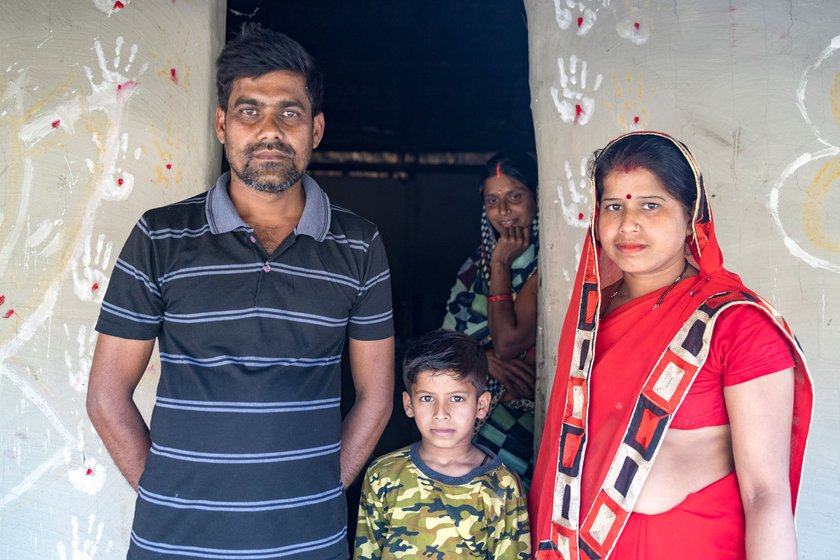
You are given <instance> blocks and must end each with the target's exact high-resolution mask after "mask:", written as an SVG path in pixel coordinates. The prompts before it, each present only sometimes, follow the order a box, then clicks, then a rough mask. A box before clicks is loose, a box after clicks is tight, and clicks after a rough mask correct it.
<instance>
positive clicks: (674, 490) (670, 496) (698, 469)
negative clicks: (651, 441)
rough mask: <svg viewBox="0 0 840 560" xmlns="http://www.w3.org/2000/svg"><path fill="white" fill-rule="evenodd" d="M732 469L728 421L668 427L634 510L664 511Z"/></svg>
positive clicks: (654, 512)
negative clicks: (686, 428) (678, 427)
mask: <svg viewBox="0 0 840 560" xmlns="http://www.w3.org/2000/svg"><path fill="white" fill-rule="evenodd" d="M733 470H734V461H733V458H732V438H731V436H730V432H729V426H728V425H725V426H708V427H705V428H698V429H696V430H675V429H670V430H668V433H667V434H665V439H664V441H663V442H662V447H661V448H660V450H659V453H658V455H657V457H656V460H655V461H654V463H653V467H652V468H651V471H650V475H648V478H647V481H646V482H645V485H644V487H643V488H642V492H641V495H640V496H639V500H638V501H637V502H636V506H635V508H633V511H635V512H637V513H644V514H647V515H654V514H657V513H664V512H666V511H668V510H669V509H672V508H673V507H674V506H676V505H678V504H679V503H680V502H682V501H683V500H685V499H686V497H687V496H688V495H689V494H692V493H694V492H697V491H698V490H702V489H703V488H705V487H706V486H708V485H709V484H712V483H713V482H716V481H718V480H720V479H721V478H723V477H725V476H726V475H728V474H729V473H731V472H732V471H733Z"/></svg>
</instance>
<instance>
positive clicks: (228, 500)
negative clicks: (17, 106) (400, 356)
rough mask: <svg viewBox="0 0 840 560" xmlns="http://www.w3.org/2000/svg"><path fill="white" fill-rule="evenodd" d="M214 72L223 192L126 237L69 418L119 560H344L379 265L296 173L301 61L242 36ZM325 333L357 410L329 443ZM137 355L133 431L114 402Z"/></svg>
mask: <svg viewBox="0 0 840 560" xmlns="http://www.w3.org/2000/svg"><path fill="white" fill-rule="evenodd" d="M216 64H217V79H216V86H217V90H218V95H219V107H218V108H217V109H216V135H217V136H218V138H219V140H220V141H221V142H222V144H224V148H225V153H226V155H227V158H228V161H229V162H230V167H231V171H230V174H225V175H223V176H222V177H221V178H220V179H219V180H218V181H217V183H216V185H215V187H213V188H212V189H211V190H210V191H209V192H207V193H203V194H201V195H198V196H195V197H193V198H190V199H188V200H185V201H183V202H180V203H177V204H173V205H171V206H167V207H164V208H159V209H156V210H151V211H149V212H147V213H146V214H145V215H144V216H143V218H141V219H140V221H139V223H138V224H137V226H136V227H135V228H134V231H132V233H131V235H130V237H129V239H128V241H127V242H126V245H125V247H124V248H123V251H122V254H121V255H120V259H119V260H118V261H117V263H116V266H115V269H114V273H113V276H112V278H111V282H110V284H109V287H108V292H107V294H106V296H105V300H104V302H103V304H102V311H101V314H100V317H99V322H98V323H97V330H98V331H99V332H100V336H99V341H98V343H97V346H96V352H95V354H94V358H93V366H92V368H91V374H90V382H89V390H88V399H87V406H88V413H89V415H90V417H91V420H92V421H93V423H94V426H95V427H96V430H97V432H98V433H99V435H100V436H101V437H102V440H103V442H104V443H105V445H106V447H107V449H108V451H109V453H110V454H111V456H112V457H113V459H114V462H115V463H116V464H117V466H118V467H119V468H120V470H121V471H122V473H123V475H124V476H125V478H126V479H127V480H128V482H129V484H131V486H132V487H133V488H134V489H135V490H137V491H138V499H137V503H136V508H135V517H134V526H133V529H132V532H131V544H130V548H129V553H128V557H129V558H132V559H147V558H156V559H157V558H178V559H183V558H243V559H245V558H281V557H282V558H301V559H316V558H317V559H320V558H346V557H347V543H346V541H345V535H346V530H347V529H346V526H347V519H346V517H347V515H346V505H345V501H344V492H343V490H344V488H345V487H347V486H349V484H350V483H351V482H352V481H353V479H354V478H355V477H356V475H357V474H358V472H359V470H360V469H361V467H362V466H363V465H364V463H365V461H366V460H367V458H368V456H369V454H370V453H371V451H372V449H373V446H374V444H375V443H376V441H377V439H378V438H379V435H380V434H381V433H382V430H383V429H384V427H385V423H386V422H387V420H388V417H389V416H390V412H391V404H392V392H393V360H394V342H393V325H392V316H391V293H390V275H389V272H388V263H387V260H386V257H385V252H384V247H383V244H382V241H381V239H380V237H379V234H378V232H377V230H376V227H375V226H374V225H373V224H371V223H370V222H367V221H366V220H363V219H361V218H359V217H358V216H356V215H354V214H352V213H350V212H348V211H347V210H343V209H341V208H338V207H335V206H330V203H329V200H328V198H327V196H326V194H325V193H324V192H323V191H322V190H321V189H320V188H319V187H318V185H317V184H316V183H315V181H314V180H313V179H312V178H311V177H309V176H307V175H305V170H306V167H307V165H308V164H309V160H310V157H311V153H312V150H313V149H314V148H315V147H317V146H318V144H319V142H320V141H321V138H322V136H323V133H324V115H323V113H322V112H321V98H322V90H323V86H322V77H321V75H320V74H319V72H318V70H317V69H316V68H315V62H314V60H313V59H312V58H311V57H310V56H309V54H308V53H307V52H306V51H304V50H303V49H302V48H301V47H300V45H298V44H297V43H296V42H294V41H292V40H291V39H289V38H288V37H286V36H285V35H282V34H279V33H275V32H272V31H268V30H264V29H262V28H260V27H259V26H253V25H252V26H249V27H246V28H243V32H242V34H241V35H240V36H239V37H238V38H237V39H236V40H234V41H233V42H231V43H229V44H228V45H227V46H226V47H225V48H224V50H223V51H222V53H221V55H220V56H219V59H218V61H217V63H216ZM345 335H348V336H349V353H350V365H351V369H352V374H353V382H354V385H355V388H356V395H357V396H356V403H355V405H354V406H353V408H352V409H351V411H350V412H349V414H348V415H347V417H346V418H345V420H344V423H343V425H342V423H341V415H340V410H339V401H340V360H341V352H342V348H343V345H344V340H345ZM155 338H157V339H158V341H159V345H160V358H161V364H162V371H161V379H160V384H159V386H158V392H157V400H156V403H155V409H154V412H153V416H152V422H151V432H150V431H149V429H148V428H147V427H146V425H145V423H144V422H143V419H142V417H141V416H140V413H139V411H138V410H137V407H136V406H135V405H134V402H133V400H132V394H133V392H134V389H135V387H136V386H137V384H138V382H139V381H140V378H141V377H142V375H143V372H144V370H145V368H146V366H147V363H148V361H149V357H150V355H151V352H152V348H153V345H154V339H155Z"/></svg>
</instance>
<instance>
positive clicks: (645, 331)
mask: <svg viewBox="0 0 840 560" xmlns="http://www.w3.org/2000/svg"><path fill="white" fill-rule="evenodd" d="M631 134H649V135H656V136H660V137H663V138H667V139H668V140H671V141H673V142H674V144H675V146H677V147H678V148H679V149H680V151H681V152H682V153H683V155H684V156H685V157H686V159H687V161H688V163H689V164H690V165H691V167H692V169H693V170H694V174H695V179H696V185H697V201H696V204H695V208H694V217H693V229H692V232H691V233H692V236H691V238H690V240H689V243H687V251H686V253H687V255H686V256H687V258H688V259H689V261H690V262H692V264H694V265H695V266H696V267H697V268H698V269H699V274H698V275H697V276H695V277H691V278H688V279H685V280H683V281H682V282H679V283H677V284H676V285H674V286H673V288H671V289H668V288H662V289H661V290H659V291H657V292H654V293H653V294H649V295H648V296H645V297H642V298H639V300H638V301H634V302H630V303H628V304H626V305H625V306H622V308H621V310H622V315H623V317H622V319H621V322H622V323H625V321H626V322H627V323H626V325H631V326H630V327H627V326H625V327H623V328H622V327H621V325H618V327H617V328H622V331H623V332H622V333H621V335H620V336H610V338H611V339H613V340H612V341H611V344H609V345H607V346H608V349H607V350H605V351H604V352H603V355H598V356H596V355H595V351H594V349H595V340H596V336H598V330H599V318H598V317H599V312H600V309H601V305H602V303H603V302H602V300H601V289H602V287H603V286H609V285H610V284H612V283H613V282H615V281H616V280H618V278H619V277H620V274H621V273H620V271H619V270H618V269H617V268H616V267H615V265H614V264H613V263H612V262H611V261H609V259H608V258H607V256H606V253H602V251H601V249H600V246H599V245H598V243H597V240H596V239H595V234H594V231H595V228H594V224H595V223H596V220H597V205H596V207H595V208H594V209H593V212H592V221H591V223H590V227H589V231H588V235H587V238H586V242H585V245H584V249H583V254H582V256H581V262H580V265H579V267H578V273H577V277H576V280H575V286H574V291H573V294H572V300H571V303H570V306H569V311H568V313H567V315H566V320H565V322H564V325H563V330H562V332H561V336H560V344H559V348H558V366H557V373H556V376H555V380H554V388H553V390H552V395H551V400H550V402H549V408H548V415H547V418H546V426H545V431H544V432H543V438H542V443H541V445H540V450H539V456H538V460H537V466H536V470H535V473H534V479H533V483H532V487H531V494H530V504H529V508H530V515H531V530H532V542H533V549H534V551H535V557H536V558H538V559H563V560H579V559H580V560H584V559H591V560H595V559H602V558H607V557H609V556H610V554H611V553H612V552H613V550H614V549H615V547H616V543H617V542H618V540H619V537H620V536H621V534H622V531H623V530H624V528H625V525H626V524H627V522H628V519H629V518H630V514H631V512H632V511H633V507H634V505H635V503H636V500H637V499H638V497H639V493H640V492H641V488H642V486H643V485H644V481H645V479H646V477H647V475H648V473H649V472H650V468H651V465H652V464H653V461H654V460H655V458H656V453H657V451H658V449H659V445H660V444H661V442H662V440H663V438H664V436H665V433H666V432H667V429H668V426H669V425H670V422H671V420H672V418H673V417H674V414H675V413H676V411H677V410H678V408H679V406H680V404H681V403H682V400H683V398H684V397H685V395H686V393H687V392H688V390H689V388H690V387H691V384H692V382H693V381H694V378H695V376H696V374H697V372H698V371H699V370H700V368H701V367H702V366H703V364H704V363H705V360H706V358H707V357H708V353H709V346H710V341H711V337H712V332H713V331H714V327H715V322H716V320H717V318H718V317H719V316H720V312H721V311H723V310H724V309H726V308H728V307H730V306H732V305H751V306H755V307H756V308H757V309H760V310H761V311H763V312H764V313H766V314H767V315H768V317H770V319H771V321H772V322H773V324H774V325H776V326H777V328H778V329H779V330H780V332H782V334H783V335H784V337H785V338H786V339H787V340H788V341H789V342H790V345H791V347H792V349H793V350H794V352H793V353H794V360H795V363H796V366H795V368H794V372H795V395H794V409H793V416H794V421H793V424H792V429H791V457H790V486H791V496H792V502H793V503H792V507H793V508H795V506H796V499H797V496H798V491H799V481H800V478H801V473H802V461H803V458H804V451H805V444H806V441H807V433H808V429H809V426H810V422H811V410H812V404H813V395H812V388H811V381H810V378H809V376H808V372H807V369H806V367H805V360H804V356H803V355H802V353H801V351H800V350H799V347H798V344H797V343H796V341H795V339H794V337H793V335H792V334H791V333H790V330H789V329H788V327H787V324H786V323H785V322H784V320H783V319H782V318H781V316H780V315H779V314H778V312H776V310H775V309H773V307H772V306H770V305H769V304H768V303H767V302H765V301H764V300H762V299H761V298H760V297H759V296H757V295H756V294H754V293H753V292H751V291H749V290H748V289H747V288H745V287H744V285H743V284H742V283H741V280H740V279H739V278H738V276H737V275H735V274H732V273H730V272H728V271H726V270H725V269H724V268H723V257H722V255H721V252H720V248H719V247H718V244H717V240H716V238H715V233H714V223H713V220H712V215H711V210H710V208H709V206H708V201H707V199H706V194H705V190H704V188H703V180H702V176H701V175H700V172H699V169H698V168H697V166H696V164H695V162H694V159H693V157H692V156H691V154H690V153H689V152H688V150H687V149H686V148H685V147H684V146H683V145H682V144H680V143H679V142H677V141H675V140H673V139H672V138H670V137H669V136H666V135H663V134H660V133H651V132H643V133H638V132H636V133H631ZM622 138H623V137H622ZM608 147H609V146H608ZM593 199H594V185H593ZM666 290H668V291H667V294H665V297H664V299H662V300H661V303H660V304H659V305H652V303H655V302H656V301H657V300H659V298H660V296H661V295H663V293H665V292H666ZM628 306H629V307H628ZM625 308H627V309H625ZM606 334H607V333H605V335H606ZM599 346H601V345H599ZM593 369H594V370H595V371H596V372H597V373H593ZM593 377H596V378H597V379H599V380H604V379H608V380H609V383H603V381H601V383H600V385H599V386H598V388H597V389H598V390H597V392H596V393H594V394H593V393H592V392H591V390H592V387H591V386H590V383H591V379H592V378H593ZM607 403H608V404H607ZM727 480H728V486H727V482H725V481H727ZM735 480H736V479H735V476H734V475H730V477H726V478H725V479H723V480H722V481H719V482H721V485H718V486H715V485H717V484H718V483H715V484H713V485H712V486H715V488H714V489H715V490H716V491H717V492H718V494H717V495H716V496H715V498H714V501H720V500H721V499H725V500H728V501H734V500H735V499H736V497H737V508H740V496H737V483H735V484H734V486H733V481H735ZM732 488H734V489H735V497H732V499H731V500H729V499H728V498H724V497H725V496H731V495H732ZM701 492H702V491H701ZM720 492H723V493H722V494H720ZM698 494H699V493H698ZM698 498H699V499H700V500H701V501H702V499H707V496H706V497H704V496H689V499H693V500H694V501H695V502H696V501H697V499H698ZM687 501H688V500H687ZM695 505H697V504H695ZM707 505H708V504H704V505H703V506H702V507H707ZM724 505H725V504H724ZM730 509H734V506H733V507H731V508H730ZM736 513H737V512H736ZM643 517H644V516H643ZM648 517H651V518H652V517H656V516H648ZM675 523H680V524H682V525H686V523H687V524H688V526H683V527H681V529H683V530H684V531H685V533H686V538H689V537H693V538H694V540H703V539H704V534H703V532H704V531H706V530H712V531H715V530H716V529H714V528H712V529H708V527H707V528H701V527H700V526H695V527H692V526H691V523H692V522H690V521H687V520H685V519H681V520H680V521H675ZM729 525H730V526H731V525H732V524H731V523H730V524H729ZM730 528H731V527H730ZM637 529H638V527H636V526H633V528H632V530H634V531H635V530H637ZM734 530H736V531H739V532H740V533H741V534H740V538H741V539H743V525H741V527H738V526H737V523H736V524H735V527H734ZM628 538H630V535H628ZM685 544H686V547H685V549H686V550H691V545H690V541H686V543H685ZM659 552H662V553H664V556H670V557H679V558H688V556H686V555H685V552H683V551H681V552H679V553H676V554H675V552H676V551H659ZM698 553H699V550H698ZM637 557H639V558H649V557H650V556H649V555H646V553H645V552H644V551H639V552H638V553H637ZM702 557H709V556H708V555H707V556H702Z"/></svg>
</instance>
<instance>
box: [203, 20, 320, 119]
mask: <svg viewBox="0 0 840 560" xmlns="http://www.w3.org/2000/svg"><path fill="white" fill-rule="evenodd" d="M277 70H285V71H288V72H295V73H297V74H300V75H301V76H303V79H304V81H305V82H306V92H307V93H308V94H309V101H310V102H311V103H312V115H313V116H314V115H317V114H318V113H320V112H321V105H322V103H323V99H324V77H323V75H322V74H321V71H320V70H319V69H318V64H317V63H316V62H315V59H314V58H312V55H310V54H309V53H308V52H306V50H305V49H304V48H303V47H301V46H300V44H298V43H297V42H296V41H294V40H293V39H290V38H289V37H287V36H286V35H283V34H282V33H280V32H277V31H273V30H271V29H265V28H263V27H262V26H261V25H260V24H258V23H245V24H243V25H242V31H241V32H240V33H239V35H238V36H237V37H236V38H235V39H234V40H233V41H231V42H229V43H228V44H227V45H225V48H224V49H222V53H221V54H220V55H219V58H218V59H216V95H217V96H218V98H219V107H221V108H222V109H224V110H227V104H228V98H229V97H230V92H231V91H232V90H233V82H234V80H236V79H237V78H258V77H260V76H263V75H265V74H268V73H269V72H275V71H277Z"/></svg>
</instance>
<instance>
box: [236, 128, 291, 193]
mask: <svg viewBox="0 0 840 560" xmlns="http://www.w3.org/2000/svg"><path fill="white" fill-rule="evenodd" d="M268 149H271V150H277V151H278V152H281V153H283V154H284V155H285V156H286V157H285V158H282V159H279V160H270V161H263V162H259V163H258V164H256V165H255V164H254V158H253V155H254V154H255V153H256V152H258V151H260V150H268ZM225 155H226V156H227V158H228V163H230V167H231V169H232V170H233V172H234V173H235V174H236V176H237V177H239V178H240V179H241V180H242V182H243V183H245V184H246V185H247V186H248V187H250V188H252V189H254V190H255V191H259V192H265V193H281V192H283V191H285V190H288V189H289V188H290V187H291V186H292V185H294V184H295V183H297V182H298V181H299V180H300V178H301V177H302V176H303V173H304V171H305V170H304V169H297V168H296V167H295V161H296V160H297V152H296V151H295V149H294V148H292V147H291V146H288V145H286V144H283V143H282V142H280V141H276V142H260V143H257V144H251V145H249V146H248V147H246V148H245V150H244V151H243V153H242V155H243V158H244V160H245V163H244V165H243V166H242V168H241V169H240V168H237V167H236V166H235V165H234V163H233V161H232V160H231V157H230V154H229V153H228V152H227V146H225Z"/></svg>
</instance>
